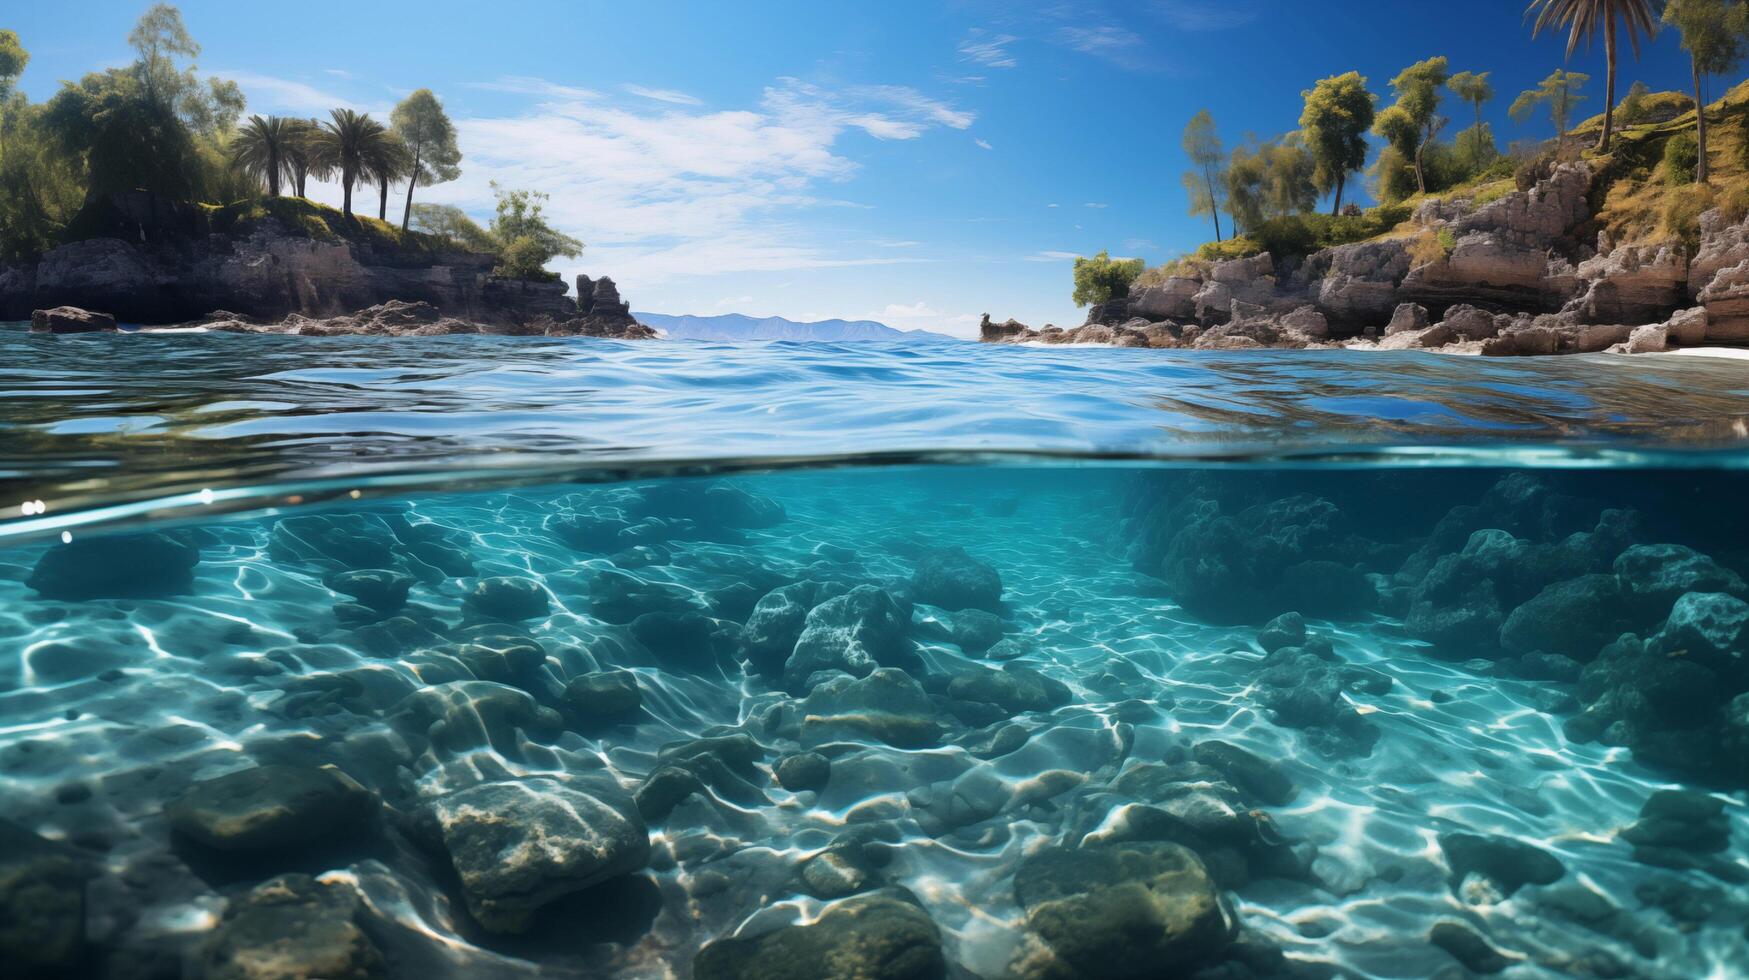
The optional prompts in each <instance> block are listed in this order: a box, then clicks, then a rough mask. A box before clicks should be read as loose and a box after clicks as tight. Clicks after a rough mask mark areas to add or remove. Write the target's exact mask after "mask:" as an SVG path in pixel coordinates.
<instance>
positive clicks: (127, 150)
mask: <svg viewBox="0 0 1749 980" xmlns="http://www.w3.org/2000/svg"><path fill="white" fill-rule="evenodd" d="M128 41H129V43H130V44H131V45H132V46H133V48H134V51H135V53H136V55H137V57H136V60H135V61H134V62H133V63H132V64H131V65H129V66H127V67H125V68H112V69H109V70H107V71H102V72H92V73H90V74H87V75H86V76H85V77H84V78H81V79H80V80H79V81H78V82H76V83H74V82H69V83H66V84H64V85H63V86H62V87H61V90H60V91H59V92H57V93H56V94H55V95H54V97H53V98H51V99H50V100H49V101H48V102H47V103H46V105H45V109H44V115H43V117H42V124H43V130H44V135H45V137H46V138H47V139H48V140H49V141H50V142H51V143H52V145H53V146H54V147H55V148H56V150H57V152H60V153H63V154H66V155H67V156H69V157H72V158H75V159H76V160H77V163H78V165H79V166H80V167H82V168H83V170H84V172H85V177H86V180H85V184H86V200H87V203H93V202H95V201H96V200H98V199H100V198H102V197H104V196H106V195H108V194H111V193H114V192H116V191H125V190H132V189H136V188H137V189H143V190H147V191H151V192H153V193H157V194H162V195H165V196H169V197H175V198H178V199H181V200H194V199H197V198H199V197H201V196H202V194H204V193H206V192H208V191H212V190H218V191H219V192H220V193H223V192H224V191H225V190H228V189H229V188H231V187H232V186H233V180H232V178H231V177H230V173H231V171H230V168H229V167H227V166H226V165H225V162H224V156H223V153H222V152H221V151H220V147H221V145H222V143H223V141H224V137H225V134H226V133H227V132H228V130H229V129H230V128H231V126H232V125H233V124H234V122H235V121H236V118H237V116H238V115H239V114H240V113H241V112H242V111H243V104H244V103H243V93H242V91H241V90H240V89H238V88H237V86H236V85H235V84H233V83H231V82H227V81H223V80H220V79H202V78H201V77H200V75H199V74H198V73H197V72H196V70H195V67H194V65H193V63H192V59H193V57H194V56H195V55H196V54H198V52H199V51H200V46H199V45H197V44H195V43H194V41H193V39H192V38H190V37H189V36H188V32H187V31H186V30H185V29H184V28H183V26H182V18H181V15H180V14H178V13H177V12H176V8H174V7H169V6H166V5H164V4H159V5H157V6H155V7H153V8H152V9H151V10H149V11H147V12H146V15H145V16H144V17H142V18H141V19H140V22H139V24H137V25H136V26H135V28H134V30H133V32H132V33H131V34H129V35H128ZM182 59H189V63H188V64H184V63H183V61H182Z"/></svg>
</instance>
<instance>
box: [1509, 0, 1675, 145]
mask: <svg viewBox="0 0 1749 980" xmlns="http://www.w3.org/2000/svg"><path fill="white" fill-rule="evenodd" d="M1657 6H1658V3H1657V0H1530V6H1528V7H1526V8H1524V15H1525V16H1526V17H1529V16H1530V15H1531V13H1532V12H1534V11H1537V10H1538V8H1541V10H1540V12H1539V13H1537V17H1536V23H1535V24H1534V25H1533V26H1532V27H1531V30H1530V36H1531V37H1533V38H1534V37H1536V36H1537V34H1539V33H1541V32H1542V29H1543V28H1545V27H1567V28H1569V29H1570V31H1569V33H1568V35H1567V57H1569V58H1571V57H1573V52H1574V51H1575V50H1577V49H1578V47H1579V40H1580V38H1584V40H1585V43H1586V45H1587V46H1589V45H1590V44H1591V40H1592V38H1594V37H1595V36H1596V35H1597V29H1598V28H1599V27H1602V28H1603V52H1604V56H1605V58H1606V59H1607V61H1606V63H1607V65H1608V69H1609V70H1608V73H1607V75H1606V78H1607V81H1606V82H1605V83H1604V98H1605V99H1607V100H1608V101H1607V102H1606V103H1605V104H1604V106H1603V135H1602V136H1600V137H1598V139H1597V151H1598V152H1599V153H1607V152H1608V151H1609V138H1610V135H1611V134H1612V133H1613V132H1614V130H1615V127H1614V123H1615V36H1616V31H1617V26H1616V22H1617V21H1620V23H1621V26H1622V27H1624V28H1626V29H1627V32H1628V43H1629V44H1631V45H1633V49H1634V57H1635V58H1636V59H1638V58H1639V56H1640V35H1642V34H1644V35H1645V36H1646V37H1648V38H1649V37H1651V36H1652V35H1653V34H1656V33H1658V13H1657V11H1656V10H1654V9H1653V8H1655V7H1657Z"/></svg>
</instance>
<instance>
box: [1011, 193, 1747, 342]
mask: <svg viewBox="0 0 1749 980" xmlns="http://www.w3.org/2000/svg"><path fill="white" fill-rule="evenodd" d="M1592 190H1593V173H1592V171H1591V169H1590V167H1589V166H1588V165H1586V164H1583V163H1578V164H1568V165H1565V166H1562V167H1558V168H1556V169H1555V170H1554V171H1553V173H1551V174H1550V175H1549V176H1548V177H1547V178H1546V179H1544V180H1542V181H1539V182H1538V183H1537V184H1536V185H1535V186H1534V187H1532V188H1531V189H1530V190H1527V191H1519V192H1516V193H1511V194H1507V195H1506V196H1504V197H1502V198H1499V199H1498V200H1495V201H1491V202H1489V203H1487V204H1483V205H1480V206H1478V205H1476V204H1475V203H1474V202H1473V201H1471V200H1468V199H1457V200H1450V201H1445V200H1432V201H1428V202H1426V203H1425V204H1423V205H1422V206H1421V207H1420V208H1419V209H1418V210H1417V212H1416V214H1415V216H1414V219H1413V221H1412V222H1411V223H1410V224H1408V225H1406V226H1404V228H1403V229H1402V230H1400V231H1399V232H1398V233H1395V234H1393V235H1392V236H1391V237H1386V238H1379V239H1374V240H1371V241H1366V242H1357V243H1354V244H1349V245H1341V246H1337V247H1334V248H1328V249H1324V250H1322V251H1319V252H1316V253H1314V254H1312V255H1310V256H1308V257H1307V258H1306V259H1305V260H1304V261H1303V262H1300V263H1298V264H1293V263H1283V262H1279V261H1277V260H1276V259H1275V258H1274V257H1272V256H1270V255H1268V254H1260V255H1254V256H1250V257H1248V258H1242V259H1233V260H1229V261H1225V262H1217V263H1213V264H1212V265H1207V266H1205V267H1203V268H1202V269H1200V270H1198V269H1196V268H1195V267H1194V266H1191V267H1187V268H1185V269H1184V270H1183V271H1181V272H1179V273H1178V274H1176V275H1173V276H1170V277H1167V278H1164V279H1162V280H1159V281H1156V282H1152V283H1148V284H1145V285H1139V286H1137V287H1135V288H1134V289H1133V290H1132V291H1131V293H1130V296H1129V297H1128V300H1127V304H1126V307H1125V309H1126V311H1127V313H1128V314H1129V318H1128V319H1126V320H1118V319H1115V318H1114V317H1113V316H1112V315H1111V311H1110V310H1108V309H1104V308H1102V309H1100V310H1098V311H1096V312H1097V314H1098V315H1097V316H1090V317H1089V319H1088V322H1087V323H1086V324H1085V325H1083V326H1080V327H1074V328H1069V329H1064V328H1060V327H1055V326H1050V325H1047V326H1045V327H1042V328H1039V329H1037V330H1035V329H1033V328H1031V327H1028V326H1027V325H1025V324H1023V323H1019V322H1016V321H1014V320H1009V321H1007V322H1006V323H1000V324H998V323H994V322H992V321H990V319H989V318H988V317H987V316H986V317H985V322H984V329H983V331H982V338H981V339H983V340H984V341H985V342H991V343H1044V344H1071V343H1081V344H1105V345H1111V346H1119V347H1162V348H1197V349H1217V350H1233V349H1244V348H1254V347H1318V346H1347V347H1361V348H1368V349H1379V350H1417V349H1438V350H1447V351H1451V352H1456V353H1479V354H1487V355H1494V356H1524V355H1534V354H1567V353H1594V352H1601V351H1614V352H1621V353H1646V352H1652V351H1662V350H1667V349H1669V348H1670V347H1673V346H1675V347H1685V346H1695V345H1699V344H1742V343H1749V222H1744V223H1737V224H1733V223H1731V222H1729V221H1728V220H1726V218H1725V216H1724V215H1723V213H1722V212H1718V211H1712V212H1708V213H1707V214H1706V215H1703V216H1702V220H1701V240H1700V243H1699V247H1698V249H1697V250H1696V251H1695V254H1694V255H1693V256H1692V257H1690V255H1689V254H1688V251H1687V250H1686V249H1685V248H1684V247H1683V246H1682V245H1681V244H1680V243H1676V242H1668V243H1649V244H1624V245H1620V246H1612V244H1611V243H1610V242H1609V241H1608V239H1607V237H1606V236H1598V240H1597V241H1596V242H1595V243H1594V244H1593V243H1592V242H1590V241H1589V240H1585V233H1586V231H1587V229H1588V228H1589V227H1590V222H1591V219H1592V212H1591V204H1590V197H1591V193H1592ZM1431 241H1437V242H1438V243H1440V245H1441V246H1442V248H1433V247H1432V245H1431ZM1430 249H1431V250H1432V253H1433V257H1432V258H1429V257H1428V254H1427V253H1428V251H1429V250H1430ZM1442 253H1443V254H1442Z"/></svg>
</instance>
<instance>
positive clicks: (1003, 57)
mask: <svg viewBox="0 0 1749 980" xmlns="http://www.w3.org/2000/svg"><path fill="white" fill-rule="evenodd" d="M1018 40H1020V38H1017V37H1015V36H1013V35H1012V34H988V33H986V32H985V31H982V30H979V29H977V28H973V29H972V31H971V33H970V34H968V35H967V36H966V39H965V40H964V41H961V42H960V46H959V52H960V58H961V59H962V60H965V61H970V62H974V63H976V64H980V65H984V66H986V67H990V68H1016V67H1019V65H1020V62H1019V61H1018V60H1016V59H1015V57H1014V55H1013V54H1011V53H1009V51H1008V45H1010V44H1013V43H1014V42H1015V41H1018Z"/></svg>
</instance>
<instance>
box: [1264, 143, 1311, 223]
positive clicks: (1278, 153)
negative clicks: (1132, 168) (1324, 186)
mask: <svg viewBox="0 0 1749 980" xmlns="http://www.w3.org/2000/svg"><path fill="white" fill-rule="evenodd" d="M1262 157H1263V186H1262V191H1263V210H1264V214H1265V215H1266V216H1267V217H1269V218H1285V217H1287V216H1289V215H1294V214H1302V213H1304V212H1306V211H1310V210H1312V209H1314V208H1316V207H1317V206H1318V186H1317V183H1316V177H1317V173H1318V165H1317V161H1316V160H1315V159H1314V158H1313V157H1312V154H1311V152H1310V151H1309V150H1307V149H1306V143H1305V139H1304V137H1303V136H1302V135H1301V134H1299V133H1288V134H1287V135H1285V136H1282V137H1279V138H1277V139H1273V140H1270V141H1269V142H1268V143H1265V144H1263V147H1262Z"/></svg>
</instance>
